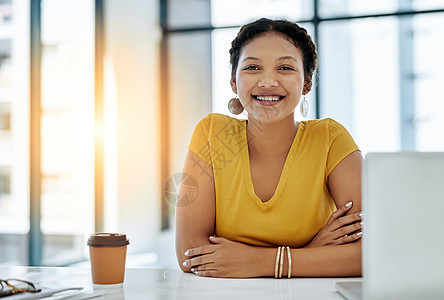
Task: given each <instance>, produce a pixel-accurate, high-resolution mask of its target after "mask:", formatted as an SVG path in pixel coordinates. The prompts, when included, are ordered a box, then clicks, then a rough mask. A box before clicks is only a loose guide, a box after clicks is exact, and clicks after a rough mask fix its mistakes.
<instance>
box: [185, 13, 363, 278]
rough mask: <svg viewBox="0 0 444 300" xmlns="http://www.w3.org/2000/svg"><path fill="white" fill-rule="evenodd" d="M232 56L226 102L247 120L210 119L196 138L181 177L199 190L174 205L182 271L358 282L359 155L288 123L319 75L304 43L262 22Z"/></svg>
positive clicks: (340, 140) (336, 127) (299, 31)
mask: <svg viewBox="0 0 444 300" xmlns="http://www.w3.org/2000/svg"><path fill="white" fill-rule="evenodd" d="M230 55H231V60H230V61H231V65H232V78H231V87H232V90H233V92H234V93H236V94H238V95H239V98H234V99H232V100H231V102H230V103H231V105H232V107H235V106H240V105H241V106H242V107H243V108H245V110H246V111H247V112H248V119H247V120H238V119H235V118H232V117H228V116H224V115H220V114H210V115H208V116H207V117H205V118H204V119H202V120H201V121H200V122H199V124H197V126H196V128H195V130H194V133H193V136H192V139H191V142H190V144H189V151H188V153H187V156H186V159H185V164H184V168H183V173H184V174H187V175H188V176H189V177H191V178H194V179H195V180H196V182H197V186H198V189H199V192H198V194H197V196H196V197H195V201H193V202H192V203H190V204H189V205H186V206H177V207H176V250H177V258H178V261H179V265H180V266H181V268H182V270H183V271H185V272H190V271H191V272H194V273H195V274H196V275H199V276H212V277H267V276H275V277H279V278H280V277H282V276H287V277H289V278H290V277H291V276H352V275H360V274H361V243H360V238H361V224H362V214H361V213H360V209H361V195H360V190H361V179H360V176H361V175H360V174H361V155H360V152H359V149H358V147H357V146H356V144H355V143H354V141H353V139H352V137H351V136H350V135H349V133H348V132H347V130H346V129H345V128H344V127H343V126H341V125H340V124H339V123H337V122H335V121H334V120H332V119H324V120H312V121H304V122H295V113H294V112H295V108H296V107H297V105H298V104H299V102H300V101H301V97H302V96H303V95H304V96H305V95H306V94H308V93H309V92H310V90H311V87H312V76H313V73H314V72H315V70H316V66H317V52H316V47H315V45H314V43H313V42H312V40H311V38H310V36H309V35H308V34H307V32H306V30H305V29H303V28H301V27H299V26H298V25H297V24H295V23H292V22H288V21H284V20H269V19H260V20H257V21H255V22H252V23H249V24H247V25H245V26H243V27H242V28H241V30H240V32H239V33H238V35H237V37H236V38H235V39H234V41H233V42H232V48H231V50H230ZM303 101H304V100H303ZM233 102H234V103H236V105H233ZM187 192H188V190H187V187H186V185H181V186H180V189H179V197H180V196H181V195H185V194H186V193H187ZM259 262H260V263H259Z"/></svg>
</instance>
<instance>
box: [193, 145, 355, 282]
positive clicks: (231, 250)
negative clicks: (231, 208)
mask: <svg viewBox="0 0 444 300" xmlns="http://www.w3.org/2000/svg"><path fill="white" fill-rule="evenodd" d="M361 165H362V157H361V155H360V152H358V151H357V152H353V153H352V154H350V155H348V156H347V157H346V158H344V159H343V160H342V161H341V162H340V163H339V164H338V165H337V166H336V168H335V169H334V170H333V171H332V172H331V174H330V176H329V178H328V187H329V189H330V193H331V194H332V196H333V199H334V201H335V203H336V206H337V207H339V210H341V209H343V207H344V206H345V204H347V203H348V202H350V201H351V202H352V203H353V206H352V207H351V208H350V209H344V214H346V215H347V216H345V217H341V218H338V219H337V220H335V221H334V222H333V225H334V226H336V227H338V230H342V229H343V228H345V227H346V226H350V225H348V224H349V223H350V222H351V224H352V226H355V228H360V224H359V223H360V218H361V217H360V216H359V211H360V209H361ZM353 218H354V219H353ZM344 219H345V220H346V221H344ZM348 219H351V221H350V222H349V221H348ZM338 223H339V224H340V226H338ZM342 223H344V224H342ZM341 224H342V225H341ZM333 225H332V226H333ZM326 227H327V226H326ZM324 228H325V227H324ZM349 230H351V232H355V230H354V228H351V229H349ZM323 231H324V232H323V234H322V235H323V236H324V238H325V241H328V240H329V239H330V240H333V239H334V238H333V235H334V232H332V231H328V230H324V229H323ZM354 235H357V233H354ZM353 239H354V240H357V241H356V242H350V241H349V242H348V243H345V244H344V243H343V244H341V245H329V246H321V247H314V248H308V247H307V248H301V249H291V256H292V275H293V276H300V277H307V276H309V277H312V276H313V277H335V276H360V275H361V273H362V271H361V241H360V239H359V238H356V236H355V237H353ZM210 240H211V242H212V244H211V245H208V244H207V243H206V244H205V245H203V246H200V247H197V248H192V249H189V253H188V255H187V256H185V257H186V258H187V260H186V261H187V264H188V266H191V267H193V271H194V272H195V273H196V272H197V275H200V276H211V277H266V276H274V267H275V258H276V253H277V249H276V248H265V247H255V246H247V245H244V244H241V243H237V242H233V241H230V240H227V239H224V238H212V237H211V238H210ZM327 244H328V243H327ZM330 244H331V243H330ZM282 246H285V245H282ZM284 257H285V261H284V264H283V266H284V276H285V275H286V274H287V272H288V267H287V266H288V263H287V255H285V256H284Z"/></svg>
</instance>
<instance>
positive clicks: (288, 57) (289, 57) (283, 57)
mask: <svg viewBox="0 0 444 300" xmlns="http://www.w3.org/2000/svg"><path fill="white" fill-rule="evenodd" d="M286 59H292V60H294V61H297V60H296V58H294V57H293V56H291V55H287V56H282V57H279V58H278V59H277V60H286ZM246 60H261V59H260V58H257V57H253V56H248V57H245V58H244V59H243V60H242V61H243V62H244V61H246Z"/></svg>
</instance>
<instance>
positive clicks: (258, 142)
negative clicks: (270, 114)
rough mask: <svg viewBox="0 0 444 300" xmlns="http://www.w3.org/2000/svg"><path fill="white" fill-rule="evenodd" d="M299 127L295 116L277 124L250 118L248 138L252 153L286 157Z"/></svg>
mask: <svg viewBox="0 0 444 300" xmlns="http://www.w3.org/2000/svg"><path fill="white" fill-rule="evenodd" d="M298 125H299V123H297V122H295V120H294V116H293V114H291V115H290V116H288V117H287V118H285V119H283V120H281V121H279V122H275V123H264V122H259V121H257V120H256V119H251V118H248V126H247V138H248V147H249V149H250V153H251V154H260V155H261V156H265V157H270V156H277V155H282V154H285V155H286V154H287V153H288V150H289V149H290V147H291V144H292V143H293V140H294V137H295V136H296V132H297V129H298Z"/></svg>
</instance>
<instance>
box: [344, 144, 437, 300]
mask: <svg viewBox="0 0 444 300" xmlns="http://www.w3.org/2000/svg"><path fill="white" fill-rule="evenodd" d="M362 201H363V212H364V225H363V241H362V243H363V248H362V259H363V263H362V267H363V280H362V283H361V282H337V283H336V289H337V290H338V292H339V293H340V294H341V295H342V296H343V297H344V298H346V299H349V300H352V299H353V300H354V299H366V300H367V299H369V300H373V299H378V300H381V299H444V153H420V152H397V153H370V154H367V156H366V158H365V162H364V167H363V193H362Z"/></svg>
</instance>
